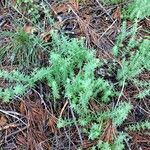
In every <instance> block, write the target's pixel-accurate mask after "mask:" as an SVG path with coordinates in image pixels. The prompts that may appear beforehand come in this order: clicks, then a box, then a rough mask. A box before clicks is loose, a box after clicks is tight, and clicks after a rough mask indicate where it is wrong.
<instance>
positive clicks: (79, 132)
mask: <svg viewBox="0 0 150 150" xmlns="http://www.w3.org/2000/svg"><path fill="white" fill-rule="evenodd" d="M69 104H70V110H71V114H72V117H73V120H74V123H75V126H76V129H77V131H78V135H79V138H80V141H81V145H82V146H83V140H82V136H81V131H80V129H79V127H78V125H77V122H76V117H75V115H74V112H73V110H72V106H71V102H70V101H69Z"/></svg>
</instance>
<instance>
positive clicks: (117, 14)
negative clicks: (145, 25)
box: [112, 7, 121, 21]
mask: <svg viewBox="0 0 150 150" xmlns="http://www.w3.org/2000/svg"><path fill="white" fill-rule="evenodd" d="M112 18H113V19H117V20H119V21H120V20H121V11H120V7H117V8H116V10H115V11H114V13H113V14H112Z"/></svg>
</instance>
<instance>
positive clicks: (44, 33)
mask: <svg viewBox="0 0 150 150" xmlns="http://www.w3.org/2000/svg"><path fill="white" fill-rule="evenodd" d="M41 38H42V39H43V40H44V41H45V42H48V41H49V40H50V39H51V35H50V33H48V32H43V33H42V34H41Z"/></svg>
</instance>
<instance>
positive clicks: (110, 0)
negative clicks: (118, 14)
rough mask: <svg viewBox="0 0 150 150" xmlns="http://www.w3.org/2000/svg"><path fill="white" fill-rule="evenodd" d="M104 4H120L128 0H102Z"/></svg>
mask: <svg viewBox="0 0 150 150" xmlns="http://www.w3.org/2000/svg"><path fill="white" fill-rule="evenodd" d="M101 1H102V2H103V3H104V4H119V3H123V2H124V1H127V0H101Z"/></svg>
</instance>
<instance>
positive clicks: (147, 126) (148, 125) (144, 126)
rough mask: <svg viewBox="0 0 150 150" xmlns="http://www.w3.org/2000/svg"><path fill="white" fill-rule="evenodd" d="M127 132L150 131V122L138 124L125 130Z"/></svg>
mask: <svg viewBox="0 0 150 150" xmlns="http://www.w3.org/2000/svg"><path fill="white" fill-rule="evenodd" d="M125 129H126V130H127V131H140V130H150V121H149V120H146V121H143V122H137V123H135V124H132V125H129V126H127V127H126V128H125Z"/></svg>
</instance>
